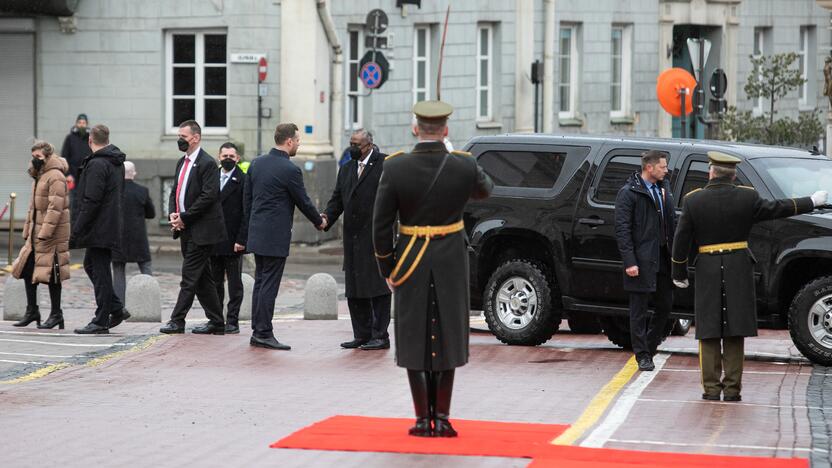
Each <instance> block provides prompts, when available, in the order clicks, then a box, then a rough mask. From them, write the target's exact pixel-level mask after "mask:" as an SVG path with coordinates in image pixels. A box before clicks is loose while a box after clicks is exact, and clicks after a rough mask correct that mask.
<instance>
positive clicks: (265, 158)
mask: <svg viewBox="0 0 832 468" xmlns="http://www.w3.org/2000/svg"><path fill="white" fill-rule="evenodd" d="M274 142H275V147H274V148H272V150H271V151H270V152H269V153H268V154H264V155H262V156H259V157H257V158H256V159H255V160H254V161H252V162H251V165H250V166H249V168H248V173H247V174H246V176H247V178H246V185H245V207H246V209H245V213H246V215H247V217H248V237H247V240H246V243H245V248H246V250H247V251H249V252H251V253H253V254H254V262H255V270H254V291H253V293H252V300H251V327H252V329H253V333H252V336H251V341H250V344H251V346H255V347H260V348H268V349H280V350H288V349H291V348H290V347H289V346H287V345H285V344H283V343H280V342H279V341H277V339H276V338H275V336H274V330H273V327H272V318H274V301H275V298H277V292H278V289H279V287H280V280H281V278H282V277H283V267H284V266H285V264H286V257H287V256H288V255H289V242H290V241H291V240H292V217H293V216H294V213H295V206H297V207H298V208H300V210H301V212H303V214H304V215H305V216H306V217H307V218H308V219H309V221H311V222H312V224H314V225H315V226H316V227H317V228H318V229H324V228H325V227H326V224H325V221H324V220H323V218H321V215H320V214H318V210H317V209H316V208H315V205H314V204H313V203H312V201H311V200H310V199H309V196H308V195H307V194H306V189H305V188H304V186H303V173H301V170H300V168H299V167H297V166H295V165H294V164H293V163H292V162H291V161H290V160H289V158H291V157H292V156H294V155H295V154H297V151H298V146H299V145H300V135H299V134H298V127H297V125H295V124H292V123H284V124H280V125H278V126H277V128H276V129H275V132H274Z"/></svg>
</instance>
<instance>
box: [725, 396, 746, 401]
mask: <svg viewBox="0 0 832 468" xmlns="http://www.w3.org/2000/svg"><path fill="white" fill-rule="evenodd" d="M722 401H742V396H741V395H724V396H723V397H722Z"/></svg>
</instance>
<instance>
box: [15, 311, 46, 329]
mask: <svg viewBox="0 0 832 468" xmlns="http://www.w3.org/2000/svg"><path fill="white" fill-rule="evenodd" d="M32 322H37V323H38V325H40V308H39V307H38V306H27V307H26V314H25V315H24V316H23V319H22V320H21V321H19V322H15V323H13V324H12V325H13V326H15V327H25V326H27V325H29V324H30V323H32Z"/></svg>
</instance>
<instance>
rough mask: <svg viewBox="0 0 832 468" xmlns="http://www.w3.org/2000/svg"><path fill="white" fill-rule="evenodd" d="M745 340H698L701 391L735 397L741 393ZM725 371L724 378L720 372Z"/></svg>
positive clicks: (734, 337)
mask: <svg viewBox="0 0 832 468" xmlns="http://www.w3.org/2000/svg"><path fill="white" fill-rule="evenodd" d="M744 359H745V338H743V337H741V336H732V337H726V338H708V339H704V340H699V369H700V370H701V372H702V391H704V392H705V393H707V394H709V395H717V396H718V395H719V394H720V392H722V393H724V394H725V396H737V395H739V394H740V392H741V391H742V365H743V360H744ZM723 370H724V371H725V377H724V378H723V377H722V372H723Z"/></svg>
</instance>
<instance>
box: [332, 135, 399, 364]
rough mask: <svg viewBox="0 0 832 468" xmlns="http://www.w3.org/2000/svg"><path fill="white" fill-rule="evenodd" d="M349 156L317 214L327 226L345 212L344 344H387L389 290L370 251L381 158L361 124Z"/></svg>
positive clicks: (365, 346) (366, 346)
mask: <svg viewBox="0 0 832 468" xmlns="http://www.w3.org/2000/svg"><path fill="white" fill-rule="evenodd" d="M349 153H350V161H349V162H348V163H347V164H346V165H344V167H342V168H341V170H340V172H338V181H337V183H336V184H335V190H334V191H333V192H332V197H331V198H330V199H329V203H328V204H327V206H326V210H325V211H324V213H323V214H321V216H322V217H323V218H324V219H326V224H327V226H326V229H327V230H329V229H331V228H332V225H333V224H335V222H336V221H337V220H338V217H340V216H341V214H343V215H344V267H343V268H344V273H345V279H346V283H347V284H346V286H347V291H346V296H347V305H348V306H349V309H350V319H351V320H352V334H353V340H352V341H347V342H346V343H341V347H343V348H347V349H350V348H358V347H360V348H361V349H365V350H369V349H387V348H389V347H390V337H389V335H388V333H387V327H388V325H390V289H389V288H388V287H387V284H386V283H385V281H384V278H382V277H381V275H380V274H379V272H378V265H377V264H376V259H375V257H374V256H373V207H374V206H375V202H376V191H377V190H378V182H379V179H380V178H381V172H382V168H383V163H384V158H385V157H386V156H387V155H386V154H383V153H381V152H380V151H378V150H377V149H375V148H374V146H373V135H372V134H370V132H368V131H367V130H364V129H359V130H356V131H355V132H353V134H352V136H351V137H350V148H349Z"/></svg>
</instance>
